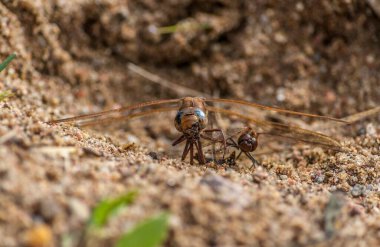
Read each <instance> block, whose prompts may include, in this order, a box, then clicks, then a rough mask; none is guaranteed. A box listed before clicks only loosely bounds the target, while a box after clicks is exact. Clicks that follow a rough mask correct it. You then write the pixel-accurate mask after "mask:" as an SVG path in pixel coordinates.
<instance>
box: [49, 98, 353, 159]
mask: <svg viewBox="0 0 380 247" xmlns="http://www.w3.org/2000/svg"><path fill="white" fill-rule="evenodd" d="M207 103H209V104H210V105H208V104H207ZM212 103H222V104H227V105H229V106H231V105H238V106H246V107H254V108H258V109H262V110H267V111H274V112H278V113H284V114H290V115H293V116H305V117H311V118H318V119H324V120H330V121H335V122H340V123H349V122H348V121H345V120H341V119H337V118H333V117H328V116H320V115H315V114H309V113H301V112H295V111H291V110H286V109H280V108H275V107H269V106H264V105H260V104H257V103H252V102H248V101H244V100H234V99H220V98H201V97H184V98H180V99H162V100H155V101H150V102H145V103H139V104H134V105H130V106H126V107H120V108H117V109H112V110H107V111H102V112H98V113H92V114H86V115H80V116H75V117H70V118H64V119H59V120H53V121H50V122H49V123H50V124H57V123H77V125H78V126H87V125H94V124H100V123H108V122H114V121H120V120H124V121H126V120H129V119H132V118H137V117H143V116H147V115H151V114H154V113H159V112H170V111H177V114H176V116H175V118H174V126H175V128H176V129H177V130H178V131H179V132H181V133H182V135H181V136H180V137H179V138H178V139H177V140H175V141H174V142H173V144H172V145H173V146H175V145H178V144H180V143H182V142H185V141H186V143H185V147H184V149H183V152H182V157H181V158H182V160H185V159H186V157H187V155H188V154H189V153H190V163H191V164H193V160H194V158H196V156H195V153H194V150H196V151H197V152H198V157H197V159H198V161H199V163H200V164H204V163H206V159H205V157H204V153H203V150H202V143H201V139H202V138H203V139H207V140H210V141H213V142H221V143H223V144H224V146H225V145H226V144H227V142H226V139H225V137H224V135H223V132H222V130H221V129H207V128H206V127H207V123H208V112H214V113H220V114H223V115H227V116H228V117H235V118H237V119H238V120H239V121H242V122H247V123H249V124H251V125H255V126H258V127H261V128H263V129H264V130H265V129H266V130H268V132H269V131H270V132H271V133H274V135H276V134H277V135H282V136H285V137H289V138H294V139H297V140H300V141H305V142H309V143H314V144H317V145H322V146H328V147H336V148H339V147H340V144H339V142H338V141H336V140H335V139H333V138H331V137H329V136H326V135H324V134H321V133H318V132H314V131H310V130H307V129H303V128H300V127H296V126H289V125H286V124H282V123H275V122H270V121H264V120H258V119H256V118H255V117H253V116H248V115H246V114H242V113H239V112H237V111H232V110H228V109H224V108H221V107H216V106H212V105H211V104H212ZM174 104H177V106H175V105H174ZM178 104H179V106H178ZM212 132H218V133H220V134H219V136H221V138H218V139H215V138H212V137H210V136H209V135H207V133H212ZM243 139H245V138H243ZM229 142H231V140H230V141H229ZM231 143H232V142H231ZM231 143H230V144H231ZM236 144H238V143H236ZM256 144H257V143H256ZM237 146H239V145H237ZM242 147H243V146H240V147H239V148H240V149H241V150H242V151H243V149H242ZM252 151H253V150H252ZM245 153H246V154H248V156H249V155H250V154H249V153H250V150H246V151H245ZM252 158H253V157H252Z"/></svg>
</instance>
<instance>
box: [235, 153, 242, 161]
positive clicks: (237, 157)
mask: <svg viewBox="0 0 380 247" xmlns="http://www.w3.org/2000/svg"><path fill="white" fill-rule="evenodd" d="M242 153H243V151H240V153H239V154H238V156H236V158H235V160H237V159H239V157H240V155H241V154H242Z"/></svg>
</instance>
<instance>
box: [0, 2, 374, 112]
mask: <svg viewBox="0 0 380 247" xmlns="http://www.w3.org/2000/svg"><path fill="white" fill-rule="evenodd" d="M0 6H1V8H0V9H2V11H1V12H2V13H1V15H2V16H10V19H4V21H3V24H2V26H1V30H2V31H1V32H2V34H3V37H2V38H1V39H2V40H1V43H3V44H8V45H9V47H7V46H4V45H2V46H1V47H2V49H1V50H0V54H1V55H2V56H5V55H6V54H7V52H8V51H9V50H11V51H16V52H18V53H19V54H20V55H21V58H22V59H23V62H21V59H19V61H18V62H19V66H20V67H23V70H24V71H28V68H29V69H30V70H34V69H35V70H37V71H38V72H39V73H40V74H41V75H42V76H47V77H49V78H58V80H54V82H51V84H50V87H52V88H53V89H58V90H52V92H50V91H49V93H47V94H46V95H43V97H44V100H45V101H46V102H47V103H49V104H50V105H52V106H54V108H55V109H57V107H58V108H59V109H60V110H61V113H65V114H68V113H84V112H86V111H93V110H97V109H104V108H111V107H115V105H117V104H126V103H131V102H141V101H145V100H149V99H157V98H176V97H180V96H183V95H179V94H178V92H176V91H175V90H171V89H170V88H164V87H160V86H159V85H157V84H152V83H151V82H150V81H149V80H147V79H144V78H142V77H141V76H139V75H137V74H136V73H134V72H133V71H131V70H129V69H128V64H130V63H133V64H136V65H138V66H140V67H142V68H144V69H146V70H148V71H150V72H151V73H153V74H155V75H158V76H160V77H162V78H165V79H167V80H169V81H171V82H173V83H176V84H178V85H182V86H185V87H188V88H191V89H195V90H197V91H199V92H202V93H204V94H205V95H212V96H215V97H224V98H240V99H246V100H250V101H255V102H259V103H262V104H266V105H276V106H280V107H285V108H290V109H293V110H298V111H307V112H312V113H318V114H327V115H333V116H336V117H342V116H345V115H347V114H350V113H354V112H357V111H359V110H365V109H368V108H370V107H373V106H375V105H378V104H379V102H380V82H379V79H380V78H379V76H380V74H379V73H377V72H378V71H379V69H380V68H379V67H380V62H379V55H380V45H379V36H380V19H379V18H380V15H379V14H380V12H379V9H380V7H379V6H380V5H379V2H378V1H370V0H368V1H361V0H357V1H355V0H341V1H329V0H322V1H319V0H318V1H291V2H288V1H286V2H285V1H248V0H247V1H244V0H242V1H228V0H208V1H203V0H202V1H199V0H167V1H164V2H159V1H154V0H142V1H126V0H112V1H111V0H96V1H95V0H94V1H87V0H86V1H84V0H73V1H58V0H57V1H43V0H39V1H18V0H14V1H2V4H1V5H0ZM20 26H21V29H20ZM21 30H22V31H23V32H25V33H23V34H22V35H21V33H20V32H21ZM17 39H23V40H24V41H26V42H27V45H26V43H23V44H20V43H19V42H17V41H18V40H17ZM26 61H27V63H26ZM21 64H22V65H21ZM28 66H31V67H32V68H33V69H31V67H28ZM20 69H21V68H20ZM25 75H27V73H26V72H25ZM57 81H58V82H57ZM53 84H54V85H53ZM64 88H65V89H64ZM65 90H68V91H66V93H63V92H65ZM68 94H70V95H68ZM74 101H75V105H74V104H73V103H74ZM86 107H89V109H86Z"/></svg>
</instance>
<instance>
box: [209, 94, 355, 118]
mask: <svg viewBox="0 0 380 247" xmlns="http://www.w3.org/2000/svg"><path fill="white" fill-rule="evenodd" d="M205 101H206V102H214V103H229V104H237V105H244V106H249V107H254V108H258V109H263V110H268V111H275V112H279V113H285V114H291V115H296V116H305V117H312V118H319V119H324V120H331V121H336V122H341V123H348V122H347V121H346V120H344V119H339V118H333V117H328V116H321V115H316V114H310V113H303V112H296V111H291V110H286V109H281V108H277V107H271V106H265V105H260V104H257V103H253V102H249V101H245V100H235V99H217V98H213V99H206V100H205Z"/></svg>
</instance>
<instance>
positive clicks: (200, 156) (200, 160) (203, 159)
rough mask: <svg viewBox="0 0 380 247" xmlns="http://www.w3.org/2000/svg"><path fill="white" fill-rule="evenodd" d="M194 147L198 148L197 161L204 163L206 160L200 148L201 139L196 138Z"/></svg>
mask: <svg viewBox="0 0 380 247" xmlns="http://www.w3.org/2000/svg"><path fill="white" fill-rule="evenodd" d="M194 144H195V147H196V148H197V150H198V156H199V157H198V159H199V160H198V161H199V163H200V164H205V163H206V160H205V156H204V154H203V150H202V144H201V140H200V139H198V140H197V141H196V142H195V143H194Z"/></svg>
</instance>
